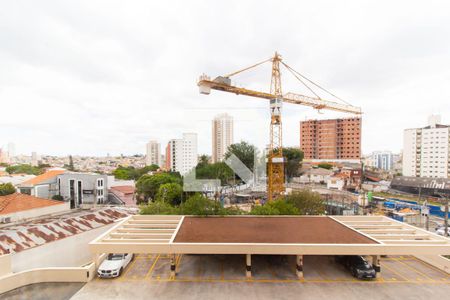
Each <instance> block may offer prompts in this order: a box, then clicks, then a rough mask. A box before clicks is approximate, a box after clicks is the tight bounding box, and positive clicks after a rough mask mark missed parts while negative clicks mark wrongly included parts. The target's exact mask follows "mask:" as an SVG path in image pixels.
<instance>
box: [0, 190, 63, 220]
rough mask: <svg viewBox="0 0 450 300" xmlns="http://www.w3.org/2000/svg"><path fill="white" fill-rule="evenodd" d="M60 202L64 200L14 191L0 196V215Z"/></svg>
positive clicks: (60, 203)
mask: <svg viewBox="0 0 450 300" xmlns="http://www.w3.org/2000/svg"><path fill="white" fill-rule="evenodd" d="M62 204H64V202H61V201H57V200H49V199H43V198H38V197H34V196H30V195H27V194H19V193H14V194H10V195H6V196H0V215H6V214H11V213H15V212H19V211H24V210H29V209H34V208H42V207H47V206H51V205H62Z"/></svg>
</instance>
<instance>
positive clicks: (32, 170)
mask: <svg viewBox="0 0 450 300" xmlns="http://www.w3.org/2000/svg"><path fill="white" fill-rule="evenodd" d="M5 170H6V172H8V173H9V174H28V175H40V174H42V173H43V172H44V171H43V169H40V168H38V167H33V166H32V165H27V164H22V165H14V166H9V167H7V168H6V169H5Z"/></svg>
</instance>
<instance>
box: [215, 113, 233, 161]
mask: <svg viewBox="0 0 450 300" xmlns="http://www.w3.org/2000/svg"><path fill="white" fill-rule="evenodd" d="M231 144H233V117H232V116H230V115H228V114H220V115H217V116H216V117H215V118H214V120H213V121H212V162H213V163H216V162H219V161H222V160H223V158H224V155H225V153H226V152H227V149H228V146H230V145H231Z"/></svg>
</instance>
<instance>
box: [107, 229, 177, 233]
mask: <svg viewBox="0 0 450 300" xmlns="http://www.w3.org/2000/svg"><path fill="white" fill-rule="evenodd" d="M115 232H124V233H125V232H130V233H145V232H148V233H174V232H175V229H170V228H169V229H159V228H118V229H117V230H116V231H115Z"/></svg>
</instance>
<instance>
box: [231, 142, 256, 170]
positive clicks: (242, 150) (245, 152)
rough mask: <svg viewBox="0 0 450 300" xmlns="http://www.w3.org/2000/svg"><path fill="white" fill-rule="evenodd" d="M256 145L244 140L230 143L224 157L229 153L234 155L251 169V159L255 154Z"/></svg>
mask: <svg viewBox="0 0 450 300" xmlns="http://www.w3.org/2000/svg"><path fill="white" fill-rule="evenodd" d="M255 151H257V150H256V147H255V146H253V145H252V144H249V143H247V142H245V141H241V142H240V143H237V144H232V145H230V146H229V147H228V149H227V152H226V153H225V159H227V158H229V157H230V156H231V154H234V155H236V156H237V157H238V158H239V159H240V160H241V161H242V163H243V164H244V165H245V166H246V167H247V168H249V169H250V170H252V171H253V167H254V166H253V159H254V156H255Z"/></svg>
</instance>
